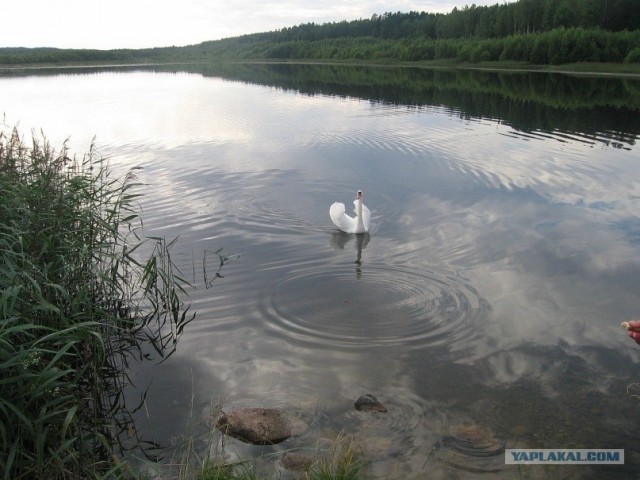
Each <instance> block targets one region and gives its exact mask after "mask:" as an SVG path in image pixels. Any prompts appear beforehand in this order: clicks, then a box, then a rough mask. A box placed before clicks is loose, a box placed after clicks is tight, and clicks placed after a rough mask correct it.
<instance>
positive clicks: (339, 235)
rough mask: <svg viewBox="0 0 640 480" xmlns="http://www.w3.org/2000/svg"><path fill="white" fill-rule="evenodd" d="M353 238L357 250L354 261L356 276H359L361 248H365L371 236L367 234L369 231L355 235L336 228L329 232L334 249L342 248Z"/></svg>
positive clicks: (360, 271) (360, 270) (360, 272)
mask: <svg viewBox="0 0 640 480" xmlns="http://www.w3.org/2000/svg"><path fill="white" fill-rule="evenodd" d="M354 238H355V239H356V250H357V252H358V255H357V257H356V261H355V262H354V263H355V264H356V276H357V277H358V278H360V277H361V276H362V268H361V266H362V250H364V249H365V248H367V245H369V240H370V238H371V237H370V236H369V233H356V234H355V235H353V234H349V233H344V232H340V231H337V230H336V231H334V232H332V233H331V238H330V239H329V243H330V244H331V247H332V248H334V249H335V250H344V247H345V246H346V245H347V243H349V242H350V241H351V240H353V239H354Z"/></svg>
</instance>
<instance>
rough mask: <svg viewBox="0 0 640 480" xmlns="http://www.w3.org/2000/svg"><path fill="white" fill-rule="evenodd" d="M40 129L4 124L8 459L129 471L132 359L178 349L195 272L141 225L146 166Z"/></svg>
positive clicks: (4, 425)
mask: <svg viewBox="0 0 640 480" xmlns="http://www.w3.org/2000/svg"><path fill="white" fill-rule="evenodd" d="M33 137H34V139H33V140H32V142H31V144H30V145H29V146H28V145H27V144H26V143H25V141H24V139H23V137H22V136H21V135H20V134H19V132H18V131H17V129H15V128H14V129H8V130H7V129H5V130H2V131H0V371H2V375H1V376H0V470H1V472H2V476H3V478H7V479H8V478H11V479H19V478H49V479H56V478H88V477H92V478H95V477H100V476H104V477H110V478H112V477H114V476H122V475H125V473H126V471H127V470H126V467H125V464H124V463H123V462H121V460H120V458H121V457H120V455H119V453H121V451H120V450H119V448H118V445H119V442H118V439H119V437H120V434H121V433H122V432H123V431H126V430H127V429H129V428H130V423H129V421H128V418H127V416H126V413H125V414H123V413H122V412H123V411H124V410H123V408H122V407H123V402H124V401H123V398H122V387H123V386H124V385H125V384H127V383H128V378H127V373H126V365H127V362H128V359H129V358H130V356H131V355H138V356H141V357H143V356H146V355H147V354H146V353H144V351H143V350H142V344H143V342H144V344H145V345H149V344H150V345H151V346H152V347H153V349H154V350H155V351H156V352H157V353H158V355H159V356H161V357H163V358H164V357H166V356H168V355H170V354H171V352H172V351H173V349H174V348H175V343H176V341H177V338H178V336H179V335H180V333H181V331H182V330H183V328H184V327H185V325H186V324H187V323H188V322H189V321H190V320H191V319H192V318H193V315H190V314H189V313H188V307H186V306H185V305H184V303H183V300H182V299H181V298H182V297H184V294H185V293H186V292H185V287H186V285H187V282H185V281H184V279H182V278H181V277H180V276H179V275H178V274H177V270H176V269H175V267H174V265H173V263H172V261H171V256H170V247H171V245H172V242H166V241H165V240H164V239H162V238H150V239H145V238H143V237H142V236H141V235H140V231H141V230H140V227H141V220H140V218H139V217H138V215H137V213H136V211H137V204H136V201H137V198H138V197H139V196H140V194H139V193H136V187H137V185H138V183H137V178H136V170H135V169H132V170H129V171H128V172H127V173H126V174H125V175H123V176H120V177H118V176H114V175H113V173H112V170H111V169H110V168H109V166H108V162H107V161H106V160H105V159H103V158H101V157H100V156H99V155H98V154H97V152H96V150H95V148H94V146H93V145H92V146H91V148H90V150H89V153H88V154H86V155H84V156H83V158H82V159H81V160H77V159H76V158H71V157H70V156H69V152H68V149H67V146H66V143H65V144H64V145H63V146H62V148H61V149H60V150H55V149H54V148H52V147H51V145H50V144H49V142H48V141H47V140H46V138H44V136H41V137H37V136H36V135H33ZM143 245H146V246H145V247H144V248H141V247H142V246H143ZM145 249H146V250H147V252H149V253H148V254H147V258H146V259H145V260H142V254H141V253H140V252H141V251H143V250H145ZM145 348H146V347H145ZM123 415H124V416H123Z"/></svg>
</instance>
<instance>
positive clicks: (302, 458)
mask: <svg viewBox="0 0 640 480" xmlns="http://www.w3.org/2000/svg"><path fill="white" fill-rule="evenodd" d="M313 459H314V457H313V456H311V455H306V454H304V453H295V452H285V454H284V455H283V456H282V460H281V463H282V466H283V467H284V468H286V469H287V470H293V471H307V470H309V469H310V468H311V465H312V464H313Z"/></svg>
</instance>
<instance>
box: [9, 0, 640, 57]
mask: <svg viewBox="0 0 640 480" xmlns="http://www.w3.org/2000/svg"><path fill="white" fill-rule="evenodd" d="M639 29H640V1H638V0H519V1H518V2H515V3H509V4H495V5H493V6H486V7H483V6H481V7H476V6H475V5H472V6H467V7H464V8H462V9H457V8H454V9H453V11H451V12H450V13H448V14H436V13H427V12H409V13H401V12H397V13H385V14H382V15H373V16H372V17H371V18H369V19H360V20H353V21H342V22H333V23H325V24H315V23H307V24H302V25H297V26H294V27H286V28H282V29H281V30H277V31H272V32H264V33H254V34H249V35H243V36H240V37H234V38H227V39H223V40H216V41H209V42H203V43H201V44H198V45H190V46H185V47H166V48H154V49H141V50H106V51H105V50H59V49H24V48H21V49H16V48H12V49H0V64H24V63H62V62H65V63H68V62H92V61H95V62H125V63H129V62H150V61H156V62H171V61H194V62H195V61H197V62H200V61H215V60H266V59H269V60H291V59H297V60H380V61H382V60H389V61H428V60H441V59H442V60H444V59H446V60H458V61H466V62H481V61H521V62H526V63H530V64H561V63H574V62H640V30H639Z"/></svg>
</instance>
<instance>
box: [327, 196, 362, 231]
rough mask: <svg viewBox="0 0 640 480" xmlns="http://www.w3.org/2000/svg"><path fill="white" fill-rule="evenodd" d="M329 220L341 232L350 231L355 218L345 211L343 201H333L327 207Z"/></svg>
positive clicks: (353, 226) (353, 225)
mask: <svg viewBox="0 0 640 480" xmlns="http://www.w3.org/2000/svg"><path fill="white" fill-rule="evenodd" d="M329 216H330V217H331V221H332V222H333V223H335V225H336V227H338V228H339V229H340V230H342V231H343V232H347V233H350V232H351V231H352V230H353V229H354V228H355V224H356V222H355V220H354V219H353V218H351V217H350V216H348V215H347V214H346V213H345V208H344V203H340V202H335V203H334V204H332V205H331V208H329Z"/></svg>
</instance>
